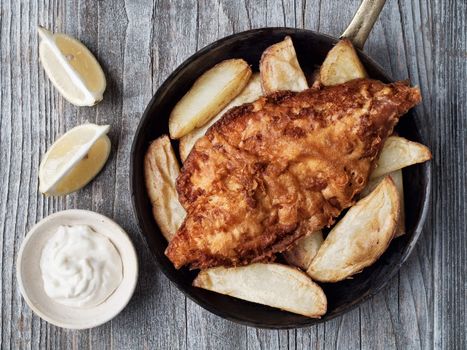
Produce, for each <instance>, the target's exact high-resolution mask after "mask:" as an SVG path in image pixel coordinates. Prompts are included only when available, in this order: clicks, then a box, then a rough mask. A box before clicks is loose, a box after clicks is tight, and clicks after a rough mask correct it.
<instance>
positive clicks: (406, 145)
mask: <svg viewBox="0 0 467 350" xmlns="http://www.w3.org/2000/svg"><path fill="white" fill-rule="evenodd" d="M430 159H431V152H430V150H429V148H428V147H426V146H424V145H422V144H420V143H417V142H413V141H409V140H407V139H405V138H403V137H399V136H390V137H388V139H387V140H386V142H385V143H384V147H383V149H382V150H381V154H380V155H379V159H378V161H377V162H376V167H375V169H374V170H373V172H372V173H371V175H370V178H376V177H379V176H383V175H385V174H389V173H390V172H393V171H395V170H398V169H402V168H404V167H406V166H409V165H413V164H417V163H423V162H426V161H427V160H430Z"/></svg>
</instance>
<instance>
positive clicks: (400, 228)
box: [360, 169, 405, 237]
mask: <svg viewBox="0 0 467 350" xmlns="http://www.w3.org/2000/svg"><path fill="white" fill-rule="evenodd" d="M387 175H388V176H390V177H391V179H392V181H394V185H396V188H397V191H398V192H399V198H400V206H401V212H400V215H399V222H398V224H397V230H396V235H395V237H400V236H402V235H403V234H404V233H405V203H404V182H403V177H402V169H399V170H395V171H393V172H391V173H389V174H387ZM384 178H385V176H380V177H376V178H373V179H370V181H368V184H367V185H366V187H365V188H364V189H363V191H362V193H360V198H363V197H365V196H367V195H369V194H370V193H371V192H372V191H373V190H374V189H375V188H376V186H378V185H379V184H380V183H381V181H383V179H384Z"/></svg>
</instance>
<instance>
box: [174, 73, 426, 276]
mask: <svg viewBox="0 0 467 350" xmlns="http://www.w3.org/2000/svg"><path fill="white" fill-rule="evenodd" d="M420 99H421V97H420V92H419V90H418V89H417V88H411V87H409V86H407V85H406V84H405V83H395V84H389V85H386V84H383V83H381V82H379V81H374V80H368V79H358V80H353V81H350V82H348V83H345V84H341V85H336V86H331V87H326V88H323V89H320V90H317V89H308V90H305V91H303V92H299V93H294V92H279V93H275V94H272V95H269V96H266V97H262V98H260V99H259V100H257V101H255V102H253V103H250V104H244V105H242V106H239V107H236V108H233V109H231V110H229V111H228V112H227V113H226V114H225V115H224V116H223V117H222V118H221V119H220V120H219V121H218V122H217V123H215V124H214V125H213V126H212V127H211V128H210V129H209V130H208V132H207V134H206V135H205V136H204V137H203V138H201V139H200V140H199V141H198V142H197V143H196V145H195V147H194V149H193V151H192V152H191V153H190V155H189V157H188V158H187V160H186V162H185V163H184V166H183V169H182V171H181V173H180V176H179V178H178V181H177V191H178V193H179V198H180V201H181V203H182V205H183V207H184V208H185V209H186V211H187V218H186V219H185V221H184V223H183V224H182V226H181V227H180V229H179V230H178V232H177V234H176V236H175V237H174V239H173V240H172V241H171V242H170V244H169V246H168V248H167V250H166V255H167V256H168V257H169V259H170V260H171V261H172V262H173V264H174V266H175V267H176V268H180V267H182V266H184V265H190V267H191V268H207V267H212V266H219V265H223V266H238V265H245V264H249V263H251V262H256V261H265V260H269V259H271V258H273V256H274V254H275V253H277V252H282V251H284V250H286V249H287V248H288V247H289V246H290V245H291V244H292V243H293V242H294V241H295V240H297V239H298V238H300V237H301V236H302V235H303V234H304V233H306V232H308V231H306V230H300V229H297V228H299V226H300V225H304V224H305V223H306V225H307V227H309V229H310V230H312V231H314V230H319V229H321V228H323V227H324V226H330V225H332V224H333V223H334V220H335V218H336V217H337V216H338V215H339V214H340V213H341V211H342V210H343V209H345V208H348V207H350V206H351V205H352V204H353V203H354V198H355V196H356V195H357V194H358V193H359V192H360V191H361V190H362V189H363V188H364V187H365V185H366V183H367V181H368V177H369V174H370V171H371V170H372V167H373V165H374V162H375V159H376V158H377V156H378V154H379V152H380V150H381V148H382V146H383V144H384V141H385V140H386V138H387V137H388V136H389V135H390V134H391V133H392V130H393V128H394V126H395V125H396V123H397V122H398V120H399V117H400V116H401V115H403V114H405V113H406V112H407V111H408V110H409V109H410V108H412V107H413V106H414V105H416V104H417V103H418V102H419V101H420Z"/></svg>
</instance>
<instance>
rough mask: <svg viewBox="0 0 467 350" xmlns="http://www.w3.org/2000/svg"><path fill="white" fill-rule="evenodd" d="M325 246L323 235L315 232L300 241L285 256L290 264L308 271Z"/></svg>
mask: <svg viewBox="0 0 467 350" xmlns="http://www.w3.org/2000/svg"><path fill="white" fill-rule="evenodd" d="M321 244H323V233H322V232H321V231H314V232H310V233H308V234H307V235H306V236H304V237H302V238H300V239H298V240H297V241H296V242H295V243H294V244H293V246H292V247H291V248H290V249H289V250H288V251H286V252H285V253H284V254H283V256H284V258H285V260H286V261H287V262H288V263H289V264H290V265H294V266H297V267H299V268H301V269H302V270H304V271H306V270H307V269H308V267H309V266H310V264H311V261H312V260H313V258H314V257H315V255H316V253H318V250H319V248H320V247H321Z"/></svg>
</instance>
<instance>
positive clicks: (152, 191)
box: [144, 135, 186, 241]
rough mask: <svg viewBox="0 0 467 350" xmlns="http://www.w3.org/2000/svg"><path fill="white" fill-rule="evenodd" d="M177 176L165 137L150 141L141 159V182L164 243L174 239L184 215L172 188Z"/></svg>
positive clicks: (175, 165) (172, 152)
mask: <svg viewBox="0 0 467 350" xmlns="http://www.w3.org/2000/svg"><path fill="white" fill-rule="evenodd" d="M179 173H180V169H179V166H178V162H177V158H176V157H175V153H174V151H173V148H172V145H171V143H170V139H169V137H168V136H167V135H164V136H161V137H159V138H158V139H156V140H154V141H153V142H152V143H151V144H150V145H149V148H148V150H147V152H146V155H145V157H144V180H145V183H146V189H147V191H148V196H149V199H150V201H151V204H152V212H153V215H154V218H155V220H156V222H157V224H158V225H159V228H160V229H161V232H162V234H163V236H164V237H165V238H166V239H167V241H170V240H171V239H172V238H173V236H175V233H176V232H177V230H178V228H179V227H180V225H181V224H182V222H183V220H184V219H185V215H186V213H185V209H183V207H182V205H181V204H180V202H179V201H178V195H177V190H176V188H175V182H176V179H177V176H178V174H179Z"/></svg>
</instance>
